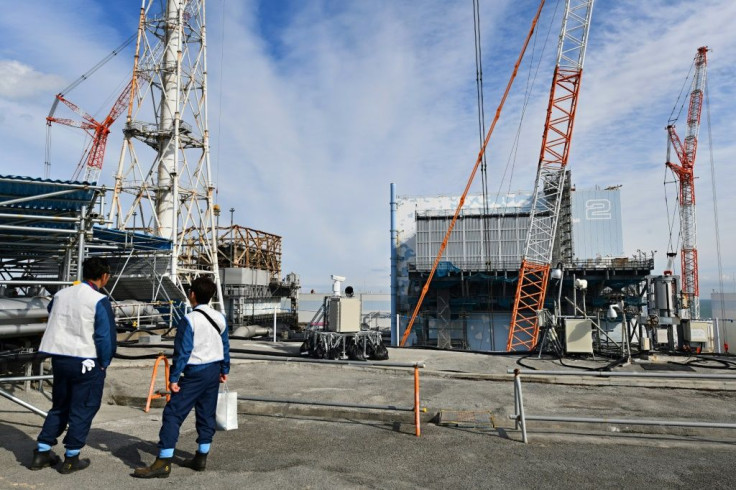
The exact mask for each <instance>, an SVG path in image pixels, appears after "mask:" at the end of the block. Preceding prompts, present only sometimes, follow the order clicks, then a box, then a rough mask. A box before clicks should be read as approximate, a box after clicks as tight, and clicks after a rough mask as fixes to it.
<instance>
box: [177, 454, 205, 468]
mask: <svg viewBox="0 0 736 490" xmlns="http://www.w3.org/2000/svg"><path fill="white" fill-rule="evenodd" d="M181 466H183V467H184V468H191V469H193V470H194V471H204V470H205V467H206V466H207V453H200V452H199V451H197V452H196V454H195V455H194V457H193V458H192V459H187V460H186V461H184V462H183V463H182V464H181Z"/></svg>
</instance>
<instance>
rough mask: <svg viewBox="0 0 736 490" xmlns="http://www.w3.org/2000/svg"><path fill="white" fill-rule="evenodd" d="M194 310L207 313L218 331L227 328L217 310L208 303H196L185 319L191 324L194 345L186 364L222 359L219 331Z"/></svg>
mask: <svg viewBox="0 0 736 490" xmlns="http://www.w3.org/2000/svg"><path fill="white" fill-rule="evenodd" d="M196 310H202V311H204V312H205V313H207V315H209V317H210V318H212V320H214V322H215V323H216V324H217V328H218V330H219V331H220V332H224V331H225V329H226V328H227V324H226V323H225V317H224V316H223V315H222V313H220V312H219V311H217V310H215V309H214V308H212V307H210V306H209V305H198V306H197V307H196V308H195V311H192V312H191V313H189V314H188V315H187V320H189V324H190V325H191V326H192V331H193V332H194V346H193V347H192V353H191V354H190V356H189V362H187V364H209V363H210V362H217V361H222V360H224V359H225V353H224V350H223V347H222V337H220V333H218V332H217V331H215V329H214V327H213V326H212V324H211V323H210V321H209V320H207V317H205V316H204V315H203V314H201V313H197V312H196Z"/></svg>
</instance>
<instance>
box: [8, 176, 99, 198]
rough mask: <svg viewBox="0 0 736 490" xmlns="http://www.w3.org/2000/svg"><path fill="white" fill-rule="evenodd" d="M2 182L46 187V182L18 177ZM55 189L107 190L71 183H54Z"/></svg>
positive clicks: (95, 186)
mask: <svg viewBox="0 0 736 490" xmlns="http://www.w3.org/2000/svg"><path fill="white" fill-rule="evenodd" d="M0 182H12V183H17V182H26V183H29V184H34V185H38V184H40V185H46V182H43V181H39V180H36V179H23V178H21V179H19V178H17V177H13V178H8V177H0ZM54 187H69V188H71V189H76V190H80V191H87V190H104V189H105V186H99V185H91V184H71V183H67V182H59V181H55V182H54ZM48 195H51V194H42V196H48Z"/></svg>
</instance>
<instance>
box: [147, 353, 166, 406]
mask: <svg viewBox="0 0 736 490" xmlns="http://www.w3.org/2000/svg"><path fill="white" fill-rule="evenodd" d="M161 361H163V362H164V376H165V378H166V389H165V390H164V391H161V390H157V391H156V392H155V393H154V392H153V387H154V384H155V383H156V374H157V373H158V363H160V362H161ZM163 397H166V401H167V402H168V401H169V400H171V390H170V389H169V360H168V359H166V356H165V355H163V354H159V356H158V357H157V358H156V362H154V363H153V374H152V375H151V386H150V388H148V399H147V400H146V408H145V409H144V410H143V411H144V412H146V413H147V412H148V411H149V410H150V409H151V400H155V399H156V398H163Z"/></svg>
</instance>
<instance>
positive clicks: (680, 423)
mask: <svg viewBox="0 0 736 490" xmlns="http://www.w3.org/2000/svg"><path fill="white" fill-rule="evenodd" d="M512 417H513V415H509V418H512ZM526 419H527V420H540V421H547V422H582V423H592V424H596V423H600V424H630V425H659V426H669V427H705V428H711V429H736V424H728V423H725V422H696V421H692V422H689V421H684V420H652V419H609V418H605V417H603V418H597V417H562V416H545V415H527V416H526ZM524 442H526V441H524Z"/></svg>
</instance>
